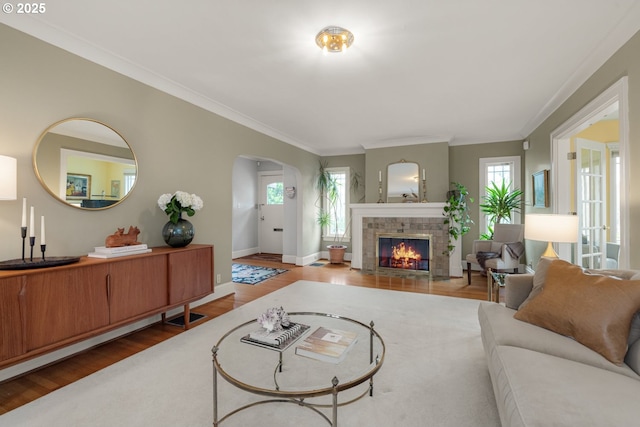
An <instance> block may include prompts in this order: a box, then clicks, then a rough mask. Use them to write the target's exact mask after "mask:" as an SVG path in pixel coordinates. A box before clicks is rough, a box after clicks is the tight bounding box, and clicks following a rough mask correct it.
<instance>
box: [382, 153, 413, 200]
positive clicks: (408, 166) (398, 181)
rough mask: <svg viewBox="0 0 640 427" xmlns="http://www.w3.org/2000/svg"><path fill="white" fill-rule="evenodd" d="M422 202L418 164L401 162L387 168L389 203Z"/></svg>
mask: <svg viewBox="0 0 640 427" xmlns="http://www.w3.org/2000/svg"><path fill="white" fill-rule="evenodd" d="M419 201H420V175H419V168H418V164H417V163H415V162H407V161H405V160H401V161H400V162H398V163H391V164H389V165H388V166H387V203H417V202H419Z"/></svg>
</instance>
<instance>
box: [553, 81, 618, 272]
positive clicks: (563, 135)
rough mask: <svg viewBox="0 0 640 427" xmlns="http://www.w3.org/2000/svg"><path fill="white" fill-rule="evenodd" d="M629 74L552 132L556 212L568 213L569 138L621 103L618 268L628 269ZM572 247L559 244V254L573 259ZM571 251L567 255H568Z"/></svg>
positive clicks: (564, 257)
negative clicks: (567, 155) (567, 154)
mask: <svg viewBox="0 0 640 427" xmlns="http://www.w3.org/2000/svg"><path fill="white" fill-rule="evenodd" d="M628 86H629V83H628V77H626V76H625V77H622V78H621V79H620V80H618V81H617V82H616V83H614V84H613V85H612V86H610V87H609V88H608V89H606V90H605V91H604V92H602V93H601V94H600V95H599V96H597V97H596V98H595V99H594V100H592V101H591V102H589V103H588V104H587V105H586V106H585V107H583V108H582V109H581V110H580V111H578V112H577V113H575V114H574V115H573V116H572V117H571V118H570V119H569V120H567V121H566V122H564V123H563V124H562V125H560V126H559V127H557V128H556V129H555V130H554V131H553V132H551V186H552V188H553V197H552V200H553V204H552V207H553V213H568V212H571V211H572V207H571V205H570V202H571V201H570V194H569V188H570V185H571V184H570V183H571V176H570V175H571V169H570V167H569V160H567V157H566V153H568V151H569V150H568V147H569V138H570V137H571V136H572V135H574V134H576V133H578V132H580V131H582V130H584V129H586V128H587V127H589V126H590V125H591V124H592V123H594V122H596V121H598V120H600V119H601V118H602V117H604V116H605V115H606V114H607V113H608V112H609V111H610V110H611V109H612V108H613V107H614V106H615V103H616V102H617V103H618V114H619V133H620V141H619V144H620V146H619V147H620V259H619V266H618V268H629V184H630V183H629V172H630V161H629V100H628ZM570 251H571V248H570V247H569V246H568V244H566V245H560V248H559V252H558V253H559V254H560V257H561V258H563V259H571V258H570V255H571V254H570ZM567 253H568V254H569V257H568V258H567V257H566V255H567Z"/></svg>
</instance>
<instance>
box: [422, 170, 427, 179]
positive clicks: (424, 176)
mask: <svg viewBox="0 0 640 427" xmlns="http://www.w3.org/2000/svg"><path fill="white" fill-rule="evenodd" d="M425 179H427V174H426V172H425V170H424V169H422V180H423V181H424V180H425Z"/></svg>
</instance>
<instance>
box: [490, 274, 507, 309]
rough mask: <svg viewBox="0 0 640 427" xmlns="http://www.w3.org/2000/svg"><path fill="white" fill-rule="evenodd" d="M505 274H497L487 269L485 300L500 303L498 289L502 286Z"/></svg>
mask: <svg viewBox="0 0 640 427" xmlns="http://www.w3.org/2000/svg"><path fill="white" fill-rule="evenodd" d="M506 276H507V273H498V272H497V271H493V270H491V269H490V268H488V269H487V300H488V301H494V302H500V287H502V286H504V278H505V277H506Z"/></svg>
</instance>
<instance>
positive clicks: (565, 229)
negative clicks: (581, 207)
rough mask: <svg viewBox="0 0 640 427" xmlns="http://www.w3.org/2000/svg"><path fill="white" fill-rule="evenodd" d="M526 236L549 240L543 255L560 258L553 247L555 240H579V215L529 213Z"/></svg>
mask: <svg viewBox="0 0 640 427" xmlns="http://www.w3.org/2000/svg"><path fill="white" fill-rule="evenodd" d="M524 238H525V239H528V240H538V241H542V242H547V249H546V250H545V251H544V253H543V254H542V255H541V256H543V257H548V258H558V254H557V253H556V251H555V250H554V249H553V242H555V243H576V242H578V216H577V215H559V214H527V215H526V216H525V218H524Z"/></svg>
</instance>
